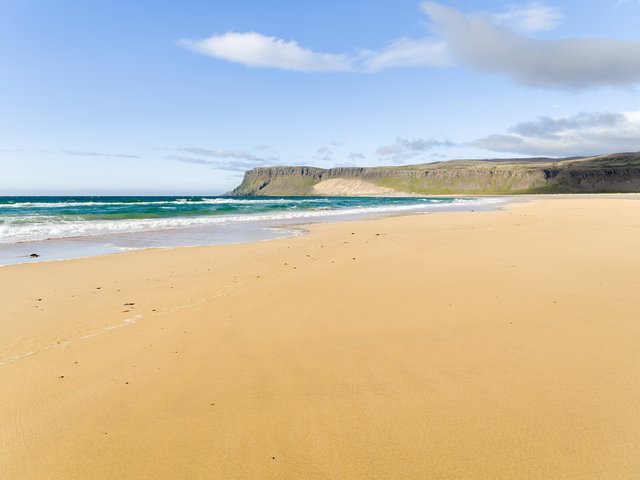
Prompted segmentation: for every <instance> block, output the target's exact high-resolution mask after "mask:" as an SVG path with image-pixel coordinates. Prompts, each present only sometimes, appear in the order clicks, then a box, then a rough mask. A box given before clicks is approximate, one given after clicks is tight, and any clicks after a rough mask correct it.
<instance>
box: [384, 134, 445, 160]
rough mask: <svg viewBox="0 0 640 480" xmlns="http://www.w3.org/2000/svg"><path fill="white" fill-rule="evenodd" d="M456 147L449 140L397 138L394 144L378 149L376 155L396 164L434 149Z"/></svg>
mask: <svg viewBox="0 0 640 480" xmlns="http://www.w3.org/2000/svg"><path fill="white" fill-rule="evenodd" d="M455 146H456V144H455V143H453V142H451V141H449V140H438V139H435V138H429V139H424V138H416V139H413V140H409V139H406V138H396V141H395V142H394V143H393V144H391V145H386V146H383V147H380V148H378V149H377V150H376V153H377V154H378V155H379V156H380V157H382V158H383V159H385V160H389V161H391V162H394V163H403V162H406V161H408V160H411V159H414V158H417V157H421V156H424V154H425V153H426V152H428V151H430V150H433V149H434V148H450V147H455Z"/></svg>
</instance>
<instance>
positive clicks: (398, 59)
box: [178, 32, 449, 72]
mask: <svg viewBox="0 0 640 480" xmlns="http://www.w3.org/2000/svg"><path fill="white" fill-rule="evenodd" d="M178 44H179V45H181V46H183V47H185V48H188V49H190V50H193V51H195V52H197V53H200V54H202V55H207V56H209V57H213V58H217V59H220V60H226V61H229V62H234V63H239V64H241V65H245V66H247V67H254V68H279V69H282V70H292V71H298V72H377V71H379V70H383V69H387V68H399V67H425V66H445V65H448V63H449V60H448V55H447V53H446V45H445V44H444V43H443V42H441V41H436V40H433V39H428V38H422V39H410V38H401V39H399V40H396V41H395V42H392V43H390V44H389V45H388V46H386V47H385V48H382V49H380V50H363V51H361V52H359V53H357V54H347V53H339V54H335V53H322V52H315V51H313V50H310V49H308V48H304V47H301V46H300V45H298V43H297V42H295V41H286V40H283V39H280V38H276V37H268V36H265V35H262V34H260V33H256V32H249V33H234V32H229V33H225V34H222V35H213V36H211V37H209V38H205V39H203V40H180V42H178Z"/></svg>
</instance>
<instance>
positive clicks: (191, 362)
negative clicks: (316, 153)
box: [0, 195, 640, 480]
mask: <svg viewBox="0 0 640 480" xmlns="http://www.w3.org/2000/svg"><path fill="white" fill-rule="evenodd" d="M311 230H312V231H311V233H310V234H309V235H306V236H302V237H297V238H289V239H284V240H277V241H270V242H261V243H254V244H245V245H231V246H222V247H205V248H184V249H174V250H147V251H139V252H133V253H126V254H119V255H110V256H104V257H97V258H91V259H78V260H71V261H62V262H49V263H41V264H33V265H20V266H12V267H4V268H0V363H1V364H0V393H1V397H0V472H1V473H0V477H1V478H2V479H4V480H9V479H19V480H25V479H75V478H77V479H200V478H203V479H204V478H207V479H244V478H248V479H270V478H273V479H276V478H277V479H315V478H318V479H320V478H322V479H342V478H344V479H413V478H415V479H456V480H457V479H488V480H489V479H490V480H496V479H510V480H512V479H545V480H547V479H576V480H577V479H580V480H586V479H607V480H611V479H634V478H640V196H635V195H630V196H625V197H613V196H599V197H597V196H594V197H590V198H588V197H577V198H572V197H558V198H553V199H547V198H545V199H536V200H533V201H530V202H524V203H514V204H510V205H509V206H508V207H507V208H506V209H504V210H500V211H493V212H473V213H471V212H468V213H442V214H434V215H413V216H405V217H393V218H386V219H378V220H368V221H359V222H349V223H335V224H322V225H315V226H313V227H311ZM127 304H134V305H127Z"/></svg>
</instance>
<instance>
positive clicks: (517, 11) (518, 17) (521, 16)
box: [492, 2, 564, 32]
mask: <svg viewBox="0 0 640 480" xmlns="http://www.w3.org/2000/svg"><path fill="white" fill-rule="evenodd" d="M563 18H564V15H563V14H562V12H561V11H560V9H559V8H555V7H550V6H548V5H545V4H544V3H540V2H534V3H530V4H528V5H525V6H520V5H508V6H507V9H506V11H504V12H501V13H497V14H495V15H493V16H492V19H493V21H494V23H496V24H498V25H506V26H508V27H511V28H513V29H514V30H519V31H521V32H541V31H545V30H552V29H554V28H555V27H557V26H558V24H559V23H560V22H561V21H562V19H563Z"/></svg>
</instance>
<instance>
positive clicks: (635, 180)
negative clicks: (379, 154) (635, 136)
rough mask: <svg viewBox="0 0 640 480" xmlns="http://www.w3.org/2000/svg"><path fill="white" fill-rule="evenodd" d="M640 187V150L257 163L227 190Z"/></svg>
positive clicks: (498, 190) (441, 190)
mask: <svg viewBox="0 0 640 480" xmlns="http://www.w3.org/2000/svg"><path fill="white" fill-rule="evenodd" d="M591 192H593V193H595V192H640V152H638V153H618V154H613V155H604V156H597V157H585V158H563V159H551V158H529V159H498V160H450V161H446V162H435V163H427V164H421V165H407V166H399V167H352V168H346V167H345V168H331V169H323V168H316V167H261V168H254V169H253V170H250V171H248V172H246V173H245V176H244V179H243V181H242V183H241V184H240V185H239V186H238V187H237V188H235V189H234V190H233V191H232V192H231V195H238V196H240V195H247V196H255V195H265V196H269V195H333V194H335V195H377V194H380V195H390V194H396V195H410V194H418V195H425V194H434V195H435V194H471V195H474V194H475V195H479V194H518V193H591Z"/></svg>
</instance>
